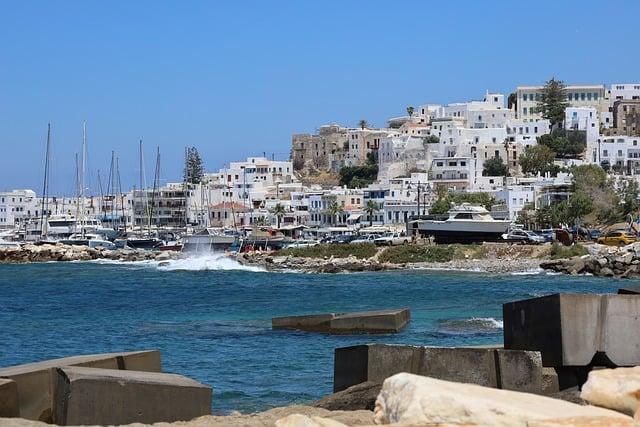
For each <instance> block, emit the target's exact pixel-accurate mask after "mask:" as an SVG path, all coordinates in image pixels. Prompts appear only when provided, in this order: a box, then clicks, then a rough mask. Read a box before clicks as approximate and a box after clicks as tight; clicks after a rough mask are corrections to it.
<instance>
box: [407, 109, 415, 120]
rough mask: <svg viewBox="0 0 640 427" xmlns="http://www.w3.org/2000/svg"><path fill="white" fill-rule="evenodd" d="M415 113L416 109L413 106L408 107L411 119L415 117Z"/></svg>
mask: <svg viewBox="0 0 640 427" xmlns="http://www.w3.org/2000/svg"><path fill="white" fill-rule="evenodd" d="M414 112H415V110H414V108H413V107H412V106H408V107H407V114H408V115H409V117H413V113H414Z"/></svg>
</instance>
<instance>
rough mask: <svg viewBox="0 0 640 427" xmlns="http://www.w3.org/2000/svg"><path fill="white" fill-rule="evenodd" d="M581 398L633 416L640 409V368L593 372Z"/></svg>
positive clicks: (583, 388)
mask: <svg viewBox="0 0 640 427" xmlns="http://www.w3.org/2000/svg"><path fill="white" fill-rule="evenodd" d="M580 397H581V398H582V399H584V400H586V401H587V402H589V403H591V404H593V405H597V406H602V407H604V408H609V409H614V410H616V411H619V412H622V413H625V414H627V415H632V416H633V415H634V414H636V413H637V412H638V409H639V408H640V366H636V367H633V368H617V369H599V370H594V371H591V372H590V373H589V378H588V379H587V382H586V383H585V384H584V386H583V387H582V392H581V393H580Z"/></svg>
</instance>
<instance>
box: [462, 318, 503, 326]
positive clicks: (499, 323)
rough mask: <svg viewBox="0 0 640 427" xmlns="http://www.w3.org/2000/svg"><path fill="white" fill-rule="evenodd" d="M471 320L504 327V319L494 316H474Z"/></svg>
mask: <svg viewBox="0 0 640 427" xmlns="http://www.w3.org/2000/svg"><path fill="white" fill-rule="evenodd" d="M470 321H471V322H475V323H482V324H485V325H487V326H490V327H492V328H496V329H503V328H504V322H503V321H502V320H497V319H494V318H493V317H472V318H471V319H470Z"/></svg>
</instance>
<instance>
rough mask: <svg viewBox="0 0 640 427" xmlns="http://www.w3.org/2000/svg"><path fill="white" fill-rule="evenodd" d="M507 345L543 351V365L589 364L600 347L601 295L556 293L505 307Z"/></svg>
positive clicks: (512, 303)
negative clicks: (599, 317) (599, 316)
mask: <svg viewBox="0 0 640 427" xmlns="http://www.w3.org/2000/svg"><path fill="white" fill-rule="evenodd" d="M502 310H503V319H504V347H505V349H509V350H531V351H539V352H540V353H541V354H542V363H543V365H544V366H547V367H552V366H569V365H576V366H583V365H588V364H589V363H590V362H591V360H592V359H593V356H594V354H595V352H596V349H597V347H598V339H599V336H598V324H599V319H598V315H599V312H600V296H599V295H573V294H554V295H549V296H545V297H541V298H533V299H528V300H523V301H516V302H510V303H507V304H504V305H503V306H502Z"/></svg>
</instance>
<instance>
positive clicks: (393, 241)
mask: <svg viewBox="0 0 640 427" xmlns="http://www.w3.org/2000/svg"><path fill="white" fill-rule="evenodd" d="M409 241H410V239H409V237H407V236H406V235H405V234H404V233H389V234H385V235H384V236H382V237H378V238H377V239H375V240H374V241H373V243H375V244H376V245H378V246H394V245H406V244H407V243H409Z"/></svg>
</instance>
